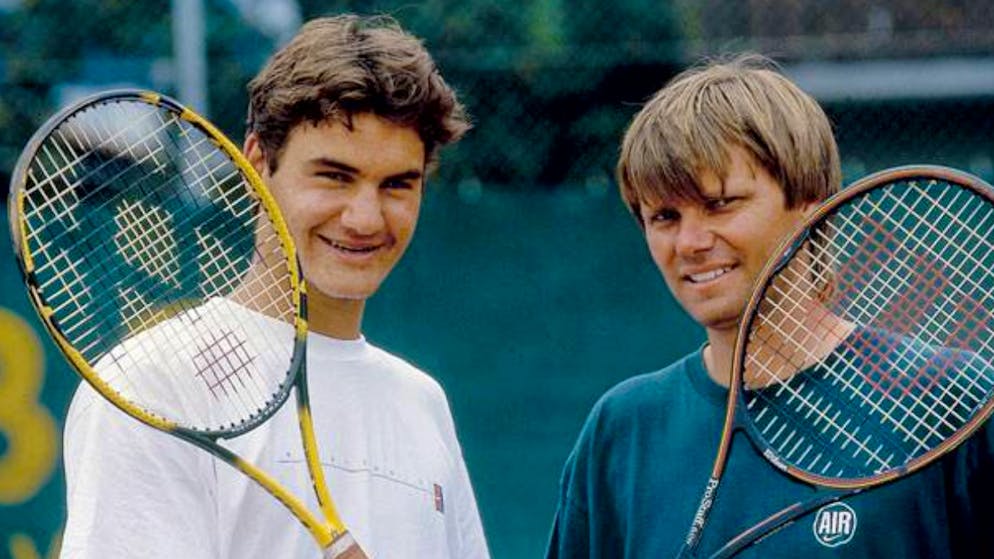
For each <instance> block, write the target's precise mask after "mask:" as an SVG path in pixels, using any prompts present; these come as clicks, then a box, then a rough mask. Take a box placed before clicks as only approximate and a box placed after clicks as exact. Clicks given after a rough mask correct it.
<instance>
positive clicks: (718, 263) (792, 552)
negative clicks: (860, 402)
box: [548, 55, 994, 559]
mask: <svg viewBox="0 0 994 559" xmlns="http://www.w3.org/2000/svg"><path fill="white" fill-rule="evenodd" d="M840 175H841V173H840V165H839V155H838V150H837V148H836V143H835V140H834V138H833V136H832V130H831V126H830V124H829V121H828V118H827V117H826V115H825V113H824V112H823V111H822V109H821V108H820V107H819V106H818V105H817V103H815V101H814V100H813V99H811V98H810V97H809V96H808V95H806V94H805V93H804V92H802V91H801V90H800V89H799V88H798V87H797V86H796V85H794V84H793V83H791V82H790V81H789V80H788V79H786V78H785V77H784V76H783V75H781V74H780V73H779V72H778V71H777V69H776V68H775V66H774V65H773V64H772V63H771V62H770V61H769V60H767V59H764V58H762V57H758V56H755V55H753V56H740V57H737V58H734V59H727V60H724V61H717V62H710V63H707V64H704V65H701V66H698V67H695V68H692V69H690V70H688V71H686V72H684V73H683V74H681V75H679V76H677V77H676V78H675V79H674V80H673V81H672V82H670V83H669V84H668V85H667V86H666V87H664V88H663V89H662V90H660V91H659V92H658V93H657V94H656V95H655V96H654V97H653V98H652V99H651V100H650V101H649V102H648V103H647V104H646V105H645V106H644V107H643V108H642V110H641V111H640V112H639V113H638V114H637V115H636V116H635V118H634V119H633V121H632V123H631V125H630V127H629V128H628V131H627V133H626V134H625V137H624V141H623V144H622V149H621V157H620V161H619V163H618V181H619V183H620V187H621V195H622V198H623V199H624V201H625V202H626V203H627V204H628V206H629V208H631V211H632V213H633V215H634V216H635V220H636V222H637V223H638V225H639V227H640V228H641V231H642V233H643V234H644V237H645V240H646V244H647V245H648V248H649V253H650V254H651V256H652V259H653V261H654V262H655V264H656V266H657V268H658V269H659V271H660V273H661V275H662V277H663V279H664V281H665V283H666V285H667V287H668V288H669V290H670V292H671V293H672V295H673V297H674V298H675V299H676V300H677V301H678V302H679V303H680V305H681V306H682V307H683V309H684V310H685V311H686V312H687V313H688V314H689V315H690V316H691V317H692V318H693V320H694V321H696V322H697V323H698V324H700V325H701V327H702V328H703V331H704V340H703V344H702V346H701V347H700V348H699V349H697V350H696V351H694V352H692V353H690V354H689V355H687V356H686V357H684V358H682V359H680V360H679V361H677V362H676V363H673V364H671V365H670V366H668V367H666V368H664V369H662V370H660V371H658V372H654V373H650V374H646V375H642V376H637V377H634V378H632V379H629V380H627V381H625V382H622V383H621V384H620V385H618V386H616V387H614V388H613V389H611V390H610V391H609V392H608V393H607V394H605V395H604V396H603V397H602V398H601V400H600V401H599V402H598V403H597V404H596V405H595V407H594V409H593V410H592V411H591V413H590V416H589V417H588V419H587V422H586V424H585V425H584V427H583V430H582V433H581V434H580V437H579V440H578V441H577V443H576V446H575V448H574V449H573V452H572V453H571V454H570V456H569V458H568V461H567V463H566V466H565V468H564V471H563V477H562V485H561V493H560V498H559V504H558V510H557V512H556V519H555V523H554V527H553V531H552V536H551V541H550V543H549V547H548V557H550V558H558V557H563V558H579V557H591V558H594V557H596V558H604V559H607V558H622V557H675V556H676V555H677V553H678V552H679V551H680V548H681V546H682V545H683V542H684V540H685V537H686V535H687V530H688V529H689V527H690V524H691V521H692V519H693V518H694V514H695V511H696V510H697V508H698V505H699V504H700V499H701V491H702V488H704V487H705V484H706V482H707V480H708V477H709V476H710V473H711V467H712V464H713V462H714V458H715V449H716V448H717V444H718V440H719V437H720V435H721V431H722V426H723V424H724V415H725V408H726V400H727V389H728V385H729V382H730V372H731V361H732V358H733V355H732V353H733V346H734V344H735V337H736V330H737V327H738V323H739V318H740V316H741V314H742V312H743V310H744V308H745V305H746V303H747V298H748V296H749V294H750V292H751V291H752V288H753V284H754V282H755V280H756V278H757V276H758V274H759V273H760V271H761V268H762V267H763V266H764V265H765V263H766V262H767V261H768V260H769V258H770V257H771V256H772V253H773V251H774V250H775V248H776V247H777V246H778V245H779V244H780V243H781V242H782V240H783V239H784V237H785V236H786V235H787V234H789V233H790V232H791V231H792V230H793V229H794V228H796V227H797V226H798V225H799V224H800V222H801V220H802V219H803V218H804V217H805V216H806V215H807V214H808V213H809V212H811V211H812V210H813V208H814V207H815V206H816V205H817V204H818V202H820V201H822V200H823V199H825V198H826V197H828V196H829V195H831V194H832V193H834V192H836V191H837V190H838V188H839V185H840V181H841V179H840ZM661 342H662V340H661ZM991 448H994V441H992V437H991V436H990V431H987V432H986V433H985V434H984V435H983V436H977V437H974V438H973V439H972V440H971V441H968V442H967V443H966V444H965V445H964V446H963V447H961V448H960V449H959V450H958V451H957V452H955V453H953V454H951V455H949V456H947V457H946V458H945V459H943V460H942V461H940V462H938V463H936V464H934V465H932V466H931V467H929V468H926V469H925V470H923V471H921V472H920V473H918V474H916V475H914V476H911V477H909V478H905V479H903V480H901V481H898V482H895V483H893V484H890V485H888V486H885V487H883V488H879V489H877V490H874V491H870V492H866V493H863V494H861V495H857V496H855V497H853V498H850V499H848V500H846V501H845V503H834V504H832V505H829V506H834V507H839V510H837V511H836V510H827V511H826V514H821V511H819V513H815V514H814V515H811V516H810V517H806V518H802V519H800V520H798V521H797V522H795V523H793V524H791V525H788V526H787V527H785V528H783V529H782V530H780V531H779V532H777V533H775V534H774V535H772V536H770V537H768V538H766V539H765V540H762V541H761V542H759V543H758V544H757V545H754V546H752V547H750V548H748V549H746V550H745V551H744V552H742V553H741V555H740V556H741V557H743V558H746V557H756V558H759V557H761V558H764V559H776V558H784V559H786V558H798V557H803V558H805V559H815V558H820V557H826V558H827V557H833V558H836V557H847V558H867V559H868V558H872V557H902V558H921V559H924V558H935V557H943V558H948V557H990V556H992V555H991V553H992V549H994V547H992V540H991V536H990V533H991V530H990V527H991V526H992V525H994V522H992V520H994V514H992V507H991V506H990V505H987V504H986V503H987V502H989V498H988V497H987V496H989V495H991V494H992V490H994V482H992V480H991V476H990V472H991V471H992V467H991V463H992V452H991ZM731 453H732V454H731V457H730V459H729V462H728V463H729V467H728V470H727V471H726V473H725V476H724V478H723V481H722V489H721V495H720V496H719V497H718V500H717V502H716V503H715V505H714V508H713V509H712V512H711V517H710V519H709V522H708V527H707V529H705V531H704V533H703V536H702V537H703V539H702V540H701V542H700V547H699V549H698V552H699V556H702V557H708V556H710V555H711V553H713V552H714V551H716V550H717V549H718V548H719V547H721V546H722V545H723V544H725V543H726V542H728V541H729V540H730V539H731V538H733V537H734V536H736V535H738V534H739V533H741V532H742V531H744V530H745V529H747V528H749V527H750V526H752V525H754V524H756V523H757V522H759V521H761V520H763V519H764V518H765V517H766V516H768V515H770V514H772V513H774V512H776V511H779V510H781V509H783V508H785V507H787V506H788V505H791V504H793V503H795V502H799V501H805V500H807V499H809V498H810V497H811V495H812V489H811V488H810V487H809V486H807V485H805V484H803V483H801V482H798V481H795V480H793V479H792V478H790V477H789V476H787V475H785V474H782V473H780V472H779V471H777V470H776V469H775V468H773V467H772V466H771V465H770V464H768V463H766V462H765V460H764V459H763V458H762V457H761V456H760V455H759V454H758V453H757V452H755V450H754V449H753V448H752V447H751V446H750V445H748V444H745V443H742V444H736V445H733V446H732V451H731ZM971 496H972V497H971ZM843 507H845V508H843ZM842 513H845V514H844V515H843V514H842ZM833 514H834V516H833ZM819 518H829V519H830V520H831V519H832V518H835V519H836V520H839V519H845V520H846V522H845V523H843V522H841V520H840V521H839V522H836V524H835V525H834V526H830V528H832V530H827V531H826V530H822V529H821V528H823V527H821V526H819V525H818V524H817V523H818V522H819V520H818V519H819ZM972 554H975V555H972Z"/></svg>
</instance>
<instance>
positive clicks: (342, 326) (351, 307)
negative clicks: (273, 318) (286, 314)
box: [307, 289, 366, 340]
mask: <svg viewBox="0 0 994 559" xmlns="http://www.w3.org/2000/svg"><path fill="white" fill-rule="evenodd" d="M365 308H366V301H365V300H364V299H338V298H335V297H329V296H327V295H325V294H324V293H321V292H319V291H317V290H316V289H313V290H311V291H308V292H307V327H308V330H310V331H311V332H318V333H319V334H324V335H325V336H328V337H330V338H336V339H339V340H355V339H357V338H359V332H360V328H361V327H362V313H363V310H365Z"/></svg>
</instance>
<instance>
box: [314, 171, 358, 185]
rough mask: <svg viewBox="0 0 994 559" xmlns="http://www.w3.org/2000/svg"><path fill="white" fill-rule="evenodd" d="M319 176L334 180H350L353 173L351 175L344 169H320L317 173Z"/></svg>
mask: <svg viewBox="0 0 994 559" xmlns="http://www.w3.org/2000/svg"><path fill="white" fill-rule="evenodd" d="M317 176H319V177H321V178H323V179H327V180H329V181H333V182H350V181H351V180H352V175H349V174H348V173H345V172H342V171H334V170H328V171H319V172H318V173H317Z"/></svg>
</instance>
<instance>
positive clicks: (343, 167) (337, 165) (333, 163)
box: [311, 157, 424, 180]
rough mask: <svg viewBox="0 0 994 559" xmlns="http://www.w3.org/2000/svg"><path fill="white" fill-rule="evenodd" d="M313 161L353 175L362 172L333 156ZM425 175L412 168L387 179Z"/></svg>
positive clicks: (402, 178)
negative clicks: (332, 157)
mask: <svg viewBox="0 0 994 559" xmlns="http://www.w3.org/2000/svg"><path fill="white" fill-rule="evenodd" d="M311 163H313V164H315V165H318V166H321V167H331V168H333V169H338V170H339V171H343V172H346V173H349V174H352V175H359V174H361V172H360V171H359V169H357V168H355V167H353V166H352V165H349V164H347V163H342V162H341V161H337V160H335V159H331V158H328V157H318V158H315V159H313V160H311ZM423 175H424V173H422V172H421V171H419V170H416V169H411V170H409V171H404V172H401V173H397V174H394V175H390V176H388V177H386V179H385V180H418V179H420V178H421V177H422V176H423Z"/></svg>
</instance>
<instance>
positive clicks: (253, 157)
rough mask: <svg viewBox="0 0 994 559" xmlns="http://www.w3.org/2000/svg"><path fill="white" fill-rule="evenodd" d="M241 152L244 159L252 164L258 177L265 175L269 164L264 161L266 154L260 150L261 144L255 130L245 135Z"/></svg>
mask: <svg viewBox="0 0 994 559" xmlns="http://www.w3.org/2000/svg"><path fill="white" fill-rule="evenodd" d="M242 152H243V153H245V159H248V162H249V164H250V165H252V168H253V169H255V172H256V173H258V174H259V176H260V177H264V176H266V174H267V173H268V171H269V165H268V164H267V163H266V154H265V153H263V151H262V144H260V143H259V136H258V135H256V133H255V132H250V133H249V135H248V136H246V137H245V143H244V144H243V145H242Z"/></svg>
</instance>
